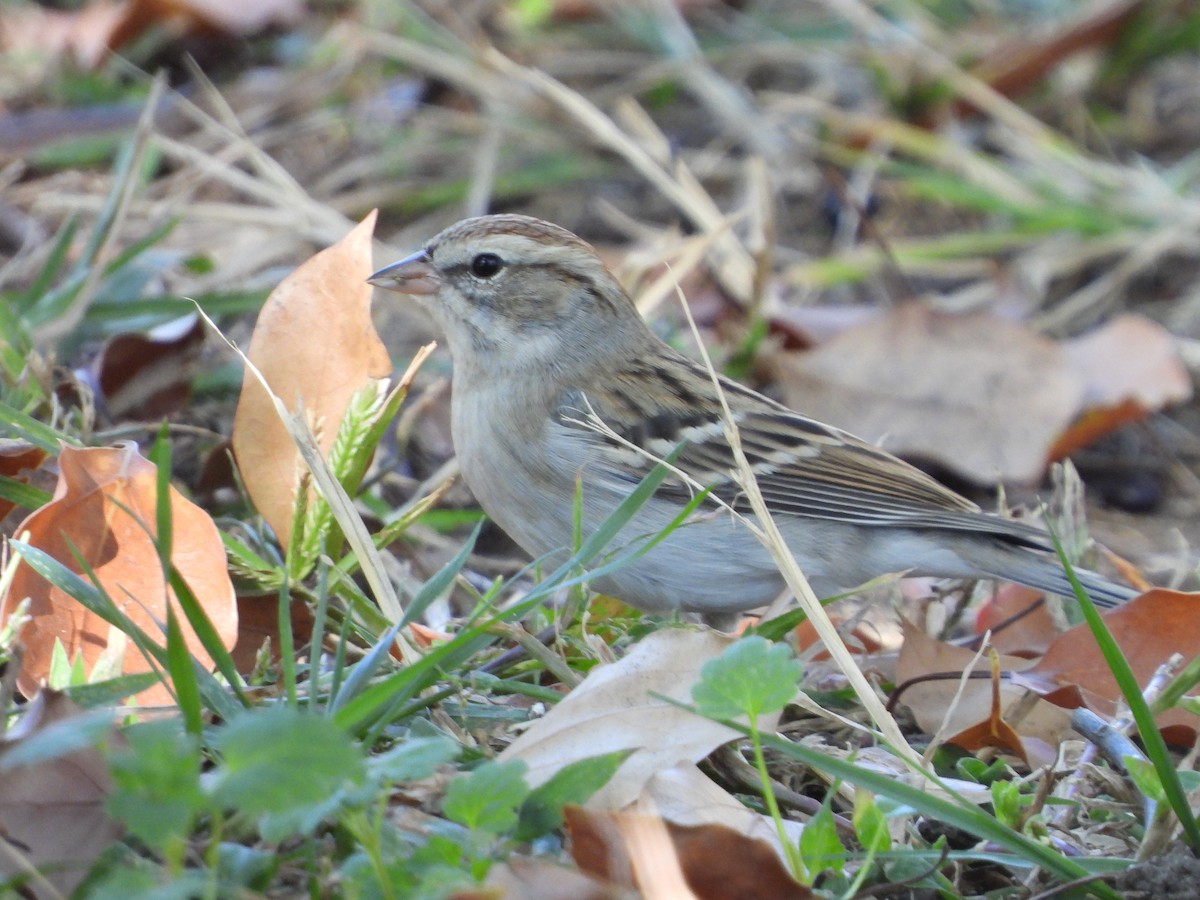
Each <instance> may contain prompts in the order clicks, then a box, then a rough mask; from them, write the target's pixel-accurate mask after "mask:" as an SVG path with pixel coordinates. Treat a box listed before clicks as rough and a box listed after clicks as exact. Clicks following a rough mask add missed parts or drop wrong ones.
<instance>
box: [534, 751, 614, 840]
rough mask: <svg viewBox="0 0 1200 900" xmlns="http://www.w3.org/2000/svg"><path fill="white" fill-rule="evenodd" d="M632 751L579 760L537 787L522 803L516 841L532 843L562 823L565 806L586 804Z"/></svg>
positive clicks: (564, 767)
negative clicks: (530, 841)
mask: <svg viewBox="0 0 1200 900" xmlns="http://www.w3.org/2000/svg"><path fill="white" fill-rule="evenodd" d="M631 753H633V751H632V750H617V751H615V752H613V753H604V754H601V755H600V756H591V757H588V758H587V759H580V760H576V761H575V762H573V763H568V764H567V765H565V766H563V767H562V768H561V769H559V770H558V771H557V772H555V773H554V775H553V776H552V777H551V778H550V780H549V781H547V782H546V783H545V784H543V785H540V786H539V787H536V788H534V789H533V790H532V791H531V792H530V793H529V796H528V797H526V798H525V802H524V803H522V804H521V809H520V812H519V820H520V821H519V824H518V825H517V832H516V835H515V837H516V839H517V840H518V841H529V840H533V838H535V837H540V836H541V835H543V834H546V833H548V832H550V831H553V830H554V829H555V828H557V827H558V826H559V825H561V824H562V820H563V816H562V810H563V807H564V806H566V805H567V804H568V803H583V802H585V801H586V800H587V799H588V798H589V797H591V796H592V794H594V793H596V791H598V790H600V788H602V787H604V785H606V784H608V782H609V779H611V778H612V777H613V775H614V774H615V773H616V771H617V769H619V768H620V767H621V763H623V762H625V760H626V759H628V758H629V755H630V754H631Z"/></svg>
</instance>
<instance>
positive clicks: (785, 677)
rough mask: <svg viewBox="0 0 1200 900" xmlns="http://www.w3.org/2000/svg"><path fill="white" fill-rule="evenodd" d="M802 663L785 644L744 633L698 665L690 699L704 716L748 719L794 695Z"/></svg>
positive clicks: (771, 708) (777, 705)
mask: <svg viewBox="0 0 1200 900" xmlns="http://www.w3.org/2000/svg"><path fill="white" fill-rule="evenodd" d="M803 671H804V667H803V666H802V665H801V664H800V661H799V660H797V659H795V658H794V657H793V656H792V651H791V648H789V647H788V646H787V645H786V644H772V643H771V642H770V641H768V640H767V639H766V638H762V637H757V636H753V637H747V638H743V639H742V640H740V641H737V642H735V643H733V644H731V645H730V646H729V647H728V649H726V650H725V652H724V653H722V654H721V655H720V656H719V657H717V658H716V659H713V660H709V661H708V662H706V663H705V664H704V666H703V668H701V669H700V683H699V684H697V685H696V686H695V687H693V688H692V699H693V700H694V701H695V702H696V708H697V710H698V711H699V713H700V714H701V715H703V716H711V717H713V718H718V719H734V718H737V717H738V716H741V715H746V716H749V717H750V718H751V719H753V718H755V717H757V716H760V715H762V714H763V713H771V712H777V711H778V710H781V709H783V708H784V707H785V706H787V704H788V703H789V702H790V701H791V699H792V698H793V697H795V696H796V684H797V682H798V681H799V680H800V676H801V674H802V673H803Z"/></svg>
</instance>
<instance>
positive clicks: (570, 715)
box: [500, 628, 773, 809]
mask: <svg viewBox="0 0 1200 900" xmlns="http://www.w3.org/2000/svg"><path fill="white" fill-rule="evenodd" d="M733 640H734V638H731V637H729V636H727V635H722V634H717V633H716V632H713V631H708V630H691V629H684V628H672V629H667V630H665V631H659V632H656V633H654V634H651V635H649V636H647V637H646V638H644V639H642V640H641V641H640V642H639V643H638V644H637V645H636V646H635V647H634V648H633V649H632V650H631V651H630V652H629V653H628V654H626V655H625V656H624V657H622V658H621V659H620V660H619V661H617V662H615V663H609V664H607V665H600V666H596V667H595V668H593V669H592V670H591V671H590V672H589V673H588V676H587V678H585V679H584V681H583V683H582V684H581V685H579V687H577V688H575V690H573V691H572V692H571V693H570V694H569V695H568V696H567V698H566V699H565V700H563V701H562V702H561V703H559V704H558V705H557V706H555V707H554V709H552V710H550V712H549V713H548V714H547V715H546V717H545V718H543V719H541V720H539V721H538V722H536V723H535V724H534V725H533V726H532V727H531V728H530V729H529V730H528V731H526V732H525V733H524V734H522V735H521V736H520V737H518V738H517V739H516V740H515V741H513V742H512V744H510V745H509V746H508V747H506V748H505V750H504V752H503V753H501V754H500V759H501V761H505V760H510V759H522V760H524V761H525V762H526V764H527V765H528V766H529V771H528V773H527V774H526V779H527V781H528V782H529V784H530V785H531V786H533V787H537V786H538V785H540V784H542V783H544V782H545V781H546V780H547V779H549V778H550V777H551V776H552V775H554V774H555V773H556V772H558V771H559V770H560V769H561V768H562V767H563V766H565V765H567V764H568V763H571V762H575V761H577V760H581V759H587V758H588V757H591V756H598V755H600V754H604V753H613V752H615V751H618V750H634V751H636V752H634V753H633V754H631V755H630V757H629V758H628V759H626V760H625V762H624V764H622V766H621V767H620V768H619V769H618V770H617V773H616V775H614V776H613V778H612V780H610V781H609V783H608V784H606V785H605V786H604V787H603V788H601V789H600V790H599V791H598V792H597V793H596V794H595V795H593V797H592V798H591V800H589V801H588V806H589V807H591V808H600V809H620V808H622V807H624V806H626V805H627V804H629V803H631V802H632V801H633V800H634V798H636V797H637V796H638V794H640V793H641V791H642V788H643V787H644V786H645V784H646V782H647V781H648V780H649V779H650V778H651V777H652V776H653V775H654V774H655V773H657V772H659V771H661V770H663V769H666V768H669V767H670V766H673V765H675V764H676V763H678V762H679V761H681V760H688V761H692V762H695V761H697V760H700V759H703V758H704V757H705V756H707V755H708V754H709V753H711V752H712V751H713V749H714V748H716V747H718V746H720V745H721V744H723V743H726V742H727V741H730V740H734V739H736V738H737V737H739V735H738V733H737V732H735V731H733V730H732V729H730V728H726V727H725V726H724V725H718V724H717V723H715V722H710V721H708V720H707V719H704V718H702V717H700V716H698V715H696V714H695V713H691V712H688V711H687V710H683V709H680V708H679V707H676V706H673V705H671V704H669V703H667V702H666V701H665V700H660V699H658V698H656V697H653V696H651V694H660V695H662V696H663V697H670V698H672V699H674V700H677V701H680V702H682V703H690V702H691V689H692V685H694V684H695V683H696V682H697V681H698V680H699V678H700V667H701V666H703V665H704V663H706V662H707V661H708V660H710V659H713V658H714V657H716V656H719V655H720V654H721V652H722V651H723V650H724V649H725V648H726V647H728V646H729V644H730V643H731V642H732V641H733ZM762 727H763V728H771V727H773V722H771V721H764V724H763V725H762Z"/></svg>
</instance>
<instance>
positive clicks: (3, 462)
mask: <svg viewBox="0 0 1200 900" xmlns="http://www.w3.org/2000/svg"><path fill="white" fill-rule="evenodd" d="M45 461H46V451H45V450H43V449H42V448H41V447H35V446H33V444H30V443H29V442H27V441H19V440H13V439H9V438H5V439H3V440H0V475H3V476H5V477H6V478H12V479H13V480H14V481H19V482H21V483H22V484H27V483H28V482H29V476H30V475H31V474H32V473H33V472H35V471H36V470H37V469H38V468H40V467H41V465H42V463H44V462H45ZM15 508H16V504H15V503H13V502H12V501H11V500H5V499H4V498H3V497H0V519H3V518H4V517H5V516H7V515H8V514H9V513H10V512H12V511H13V510H14V509H15Z"/></svg>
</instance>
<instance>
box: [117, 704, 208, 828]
mask: <svg viewBox="0 0 1200 900" xmlns="http://www.w3.org/2000/svg"><path fill="white" fill-rule="evenodd" d="M124 736H125V738H126V740H127V741H128V744H129V746H128V747H127V748H124V749H121V750H116V751H114V752H113V753H112V754H111V755H110V758H109V772H110V773H111V774H112V778H113V783H114V784H115V785H116V790H115V791H114V792H113V794H112V795H111V796H110V797H109V798H108V811H109V812H110V813H111V814H112V815H113V816H114V817H116V818H117V819H119V820H120V821H121V822H123V823H124V824H125V827H126V828H128V829H129V830H130V832H132V833H133V835H134V836H135V837H137V838H138V839H139V840H141V841H142V842H143V843H144V844H146V845H147V846H148V847H150V848H152V849H155V850H159V851H162V850H164V849H165V848H166V847H168V846H169V845H170V844H172V843H175V842H180V843H181V842H183V841H185V840H186V839H187V836H188V832H189V831H190V829H191V826H192V824H193V823H194V822H195V820H196V818H197V817H198V816H199V815H200V813H201V812H202V811H203V810H204V809H205V808H206V807H207V801H206V799H205V797H204V794H203V793H202V792H201V790H200V762H201V760H200V744H199V741H198V739H197V738H196V737H195V736H194V735H191V734H188V733H187V732H185V731H183V730H182V729H181V728H180V727H179V723H178V722H176V721H174V720H164V721H159V722H148V723H146V724H143V725H135V726H133V727H131V728H127V729H126V730H125V732H124Z"/></svg>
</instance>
